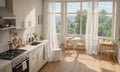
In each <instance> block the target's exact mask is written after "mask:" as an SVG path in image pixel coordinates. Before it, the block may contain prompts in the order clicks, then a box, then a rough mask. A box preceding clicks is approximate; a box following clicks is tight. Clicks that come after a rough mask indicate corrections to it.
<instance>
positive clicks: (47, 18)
mask: <svg viewBox="0 0 120 72" xmlns="http://www.w3.org/2000/svg"><path fill="white" fill-rule="evenodd" d="M43 10H44V11H43V15H44V16H43V28H44V29H43V31H44V33H43V34H44V36H45V39H47V40H48V41H49V42H48V48H47V50H46V54H47V56H48V60H49V61H53V50H54V49H57V48H58V42H57V33H56V20H55V0H44V9H43Z"/></svg>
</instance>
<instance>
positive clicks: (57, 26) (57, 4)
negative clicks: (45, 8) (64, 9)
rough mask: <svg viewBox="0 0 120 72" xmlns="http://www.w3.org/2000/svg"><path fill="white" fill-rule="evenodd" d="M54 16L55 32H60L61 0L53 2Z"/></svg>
mask: <svg viewBox="0 0 120 72" xmlns="http://www.w3.org/2000/svg"><path fill="white" fill-rule="evenodd" d="M55 12H56V14H55V17H56V32H57V33H60V31H61V2H56V3H55Z"/></svg>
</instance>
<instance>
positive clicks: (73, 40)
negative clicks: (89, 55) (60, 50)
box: [66, 37, 81, 52]
mask: <svg viewBox="0 0 120 72" xmlns="http://www.w3.org/2000/svg"><path fill="white" fill-rule="evenodd" d="M66 40H69V41H70V42H71V43H72V44H73V51H74V52H75V48H77V43H78V42H80V40H81V37H66Z"/></svg>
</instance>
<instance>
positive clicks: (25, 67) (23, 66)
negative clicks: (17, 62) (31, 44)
mask: <svg viewBox="0 0 120 72" xmlns="http://www.w3.org/2000/svg"><path fill="white" fill-rule="evenodd" d="M26 69H27V62H26V61H24V62H22V70H23V71H24V70H26Z"/></svg>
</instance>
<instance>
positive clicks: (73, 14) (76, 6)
mask: <svg viewBox="0 0 120 72" xmlns="http://www.w3.org/2000/svg"><path fill="white" fill-rule="evenodd" d="M67 33H68V34H80V2H67Z"/></svg>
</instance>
